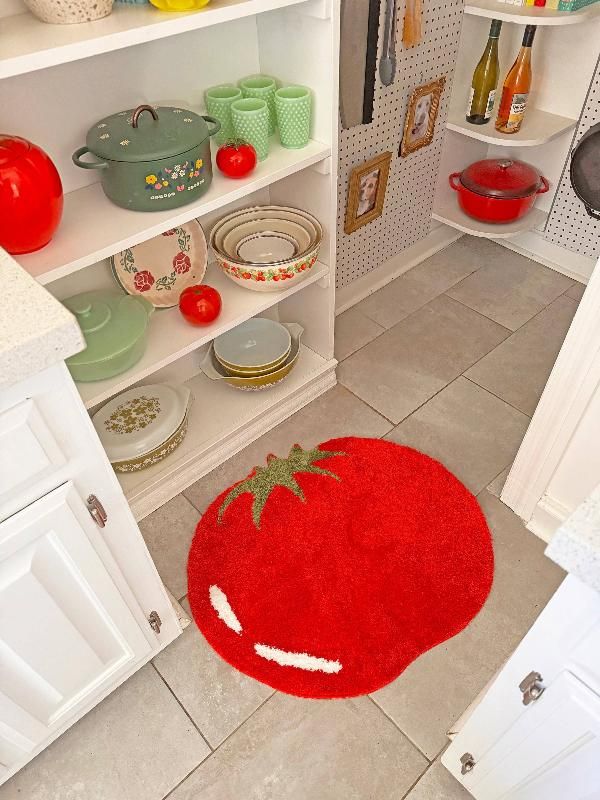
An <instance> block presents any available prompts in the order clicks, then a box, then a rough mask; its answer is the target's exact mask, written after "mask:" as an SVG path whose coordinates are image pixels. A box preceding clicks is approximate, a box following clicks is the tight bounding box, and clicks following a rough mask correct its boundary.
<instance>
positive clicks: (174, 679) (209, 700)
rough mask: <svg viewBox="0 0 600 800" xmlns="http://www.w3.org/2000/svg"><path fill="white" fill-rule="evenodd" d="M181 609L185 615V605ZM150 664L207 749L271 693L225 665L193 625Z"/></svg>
mask: <svg viewBox="0 0 600 800" xmlns="http://www.w3.org/2000/svg"><path fill="white" fill-rule="evenodd" d="M183 607H184V608H185V610H186V611H188V612H189V605H188V604H187V601H184V603H183ZM154 665H155V667H156V668H157V670H158V671H159V672H160V674H161V675H162V676H163V678H164V679H165V681H166V682H167V683H168V684H169V686H170V687H171V689H172V691H173V693H174V694H175V696H176V697H177V698H178V700H179V702H180V703H181V704H182V705H183V707H184V708H185V710H186V711H187V713H188V714H189V715H190V717H191V718H192V719H193V720H194V722H195V723H196V725H197V726H198V727H199V728H200V730H201V731H202V733H203V734H204V737H205V738H206V739H207V741H208V743H209V744H210V746H211V747H217V745H219V744H221V742H222V741H223V739H225V738H226V737H227V736H229V734H230V733H233V731H234V730H235V729H236V728H238V727H239V726H240V725H241V724H242V722H244V720H246V719H247V718H248V717H249V716H250V714H252V712H253V711H255V710H256V709H257V708H258V707H259V706H260V704H261V703H262V702H263V701H264V700H266V699H267V697H269V696H270V695H271V694H273V689H271V687H270V686H265V685H264V684H262V683H258V681H255V680H253V679H252V678H248V677H247V676H246V675H244V674H242V673H241V672H239V671H238V670H237V669H234V668H233V667H231V666H229V664H227V662H226V661H223V659H222V658H220V656H218V655H217V654H216V653H215V651H214V650H213V649H212V647H211V646H210V645H209V644H208V643H207V642H206V640H205V638H204V637H203V636H202V634H201V633H200V631H199V630H198V628H197V627H196V625H195V623H194V622H193V621H192V624H191V625H190V626H189V627H188V628H186V630H185V631H184V632H183V634H182V635H181V636H180V637H179V638H178V639H176V640H175V641H174V642H173V644H171V645H169V647H167V648H166V650H163V651H162V653H159V655H158V656H157V657H156V658H155V659H154Z"/></svg>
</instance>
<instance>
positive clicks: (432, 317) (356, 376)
mask: <svg viewBox="0 0 600 800" xmlns="http://www.w3.org/2000/svg"><path fill="white" fill-rule="evenodd" d="M508 335H509V332H508V330H506V328H502V327H501V326H500V325H497V324H496V323H495V322H492V321H491V320H489V319H486V318H485V317H482V316H481V315H480V314H477V313H476V312H474V311H471V309H469V308H467V307H466V306H464V305H462V304H461V303H457V302H456V301H455V300H451V299H450V298H449V297H446V296H444V295H442V296H441V297H437V298H436V299H435V300H433V301H432V302H431V303H428V304H427V305H426V306H424V307H423V308H421V309H419V311H416V312H415V313H414V314H411V315H410V317H407V318H406V319H405V320H403V321H402V322H399V323H398V324H397V325H395V326H394V327H393V328H390V330H389V331H386V333H384V334H382V335H381V336H379V337H378V338H377V339H375V340H374V341H373V342H371V343H370V344H368V345H366V346H365V347H363V348H362V350H359V351H358V353H354V355H351V356H350V357H349V358H347V359H346V360H345V361H344V362H343V363H342V364H340V366H339V368H338V379H339V381H340V383H342V384H344V386H347V387H348V388H349V389H350V390H351V391H352V392H354V393H355V394H356V395H358V396H359V397H360V398H362V399H363V400H364V401H365V402H367V403H368V404H369V405H370V406H372V407H373V408H375V409H376V410H377V411H379V412H380V413H382V414H383V415H384V416H386V417H387V418H388V419H390V420H392V422H395V423H399V422H401V421H402V420H403V419H404V418H405V417H407V416H408V415H409V414H410V413H412V412H413V411H414V410H415V409H416V408H418V407H419V406H420V405H422V404H423V403H424V402H426V401H427V400H428V399H429V398H430V397H432V396H433V395H434V394H436V393H437V392H439V391H440V389H443V388H444V386H446V384H448V383H450V381H452V380H454V378H456V377H458V376H459V375H460V374H461V372H463V371H464V370H465V369H466V368H467V367H469V366H470V365H471V364H473V363H475V361H478V360H479V359H480V358H482V356H483V355H485V354H486V353H489V351H490V350H492V349H493V348H494V347H495V346H496V345H497V344H499V343H500V342H501V341H502V340H503V339H505V338H506V337H507V336H508Z"/></svg>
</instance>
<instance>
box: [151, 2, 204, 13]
mask: <svg viewBox="0 0 600 800" xmlns="http://www.w3.org/2000/svg"><path fill="white" fill-rule="evenodd" d="M150 2H151V3H152V5H153V6H156V7H157V8H160V10H161V11H198V10H199V9H200V8H204V6H207V5H208V4H209V3H210V0H150Z"/></svg>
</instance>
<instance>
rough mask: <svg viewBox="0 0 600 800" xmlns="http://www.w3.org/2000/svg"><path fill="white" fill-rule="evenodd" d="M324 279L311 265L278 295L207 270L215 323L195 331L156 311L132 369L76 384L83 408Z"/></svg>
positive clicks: (324, 271)
mask: <svg viewBox="0 0 600 800" xmlns="http://www.w3.org/2000/svg"><path fill="white" fill-rule="evenodd" d="M100 266H101V265H100ZM328 273H329V268H328V267H327V266H325V264H321V263H320V262H317V263H316V264H315V265H314V266H313V268H312V269H311V270H310V272H309V274H308V276H307V277H306V278H304V280H302V281H298V283H292V285H291V286H290V287H289V288H287V289H283V290H282V291H280V292H253V291H251V290H249V289H245V288H244V287H243V286H240V285H238V284H236V283H234V282H233V281H232V280H231V279H230V278H228V277H227V276H226V275H225V274H224V273H223V272H222V270H221V269H220V268H219V267H218V266H217V265H216V264H210V265H209V267H208V269H207V271H206V276H205V277H204V280H203V281H202V282H203V283H207V284H208V285H209V286H214V288H215V289H217V291H218V292H219V294H220V295H221V298H222V301H223V307H222V310H221V314H220V315H219V316H218V317H217V319H216V320H215V321H214V322H213V323H212V324H211V325H206V326H202V327H200V326H195V325H190V324H189V323H188V322H186V321H185V319H184V318H183V317H182V316H181V314H180V312H179V309H178V308H177V307H175V308H161V309H156V310H155V311H154V313H153V314H152V316H151V317H150V322H149V325H148V341H147V346H146V351H145V353H144V355H143V356H142V358H141V359H140V360H139V361H138V362H137V364H135V365H134V366H133V367H132V368H131V369H129V370H127V372H123V373H121V375H115V376H114V377H113V378H107V379H106V380H104V381H91V382H89V383H78V384H77V388H78V390H79V394H80V395H81V397H82V399H83V402H84V403H85V407H86V408H93V406H96V405H98V404H99V403H103V402H104V401H105V400H108V399H109V398H111V397H112V396H113V395H115V394H117V393H118V392H122V391H124V390H125V389H127V388H128V387H129V386H132V385H133V384H134V383H137V382H138V381H141V380H143V379H144V378H146V377H148V376H149V375H152V373H154V372H156V371H157V370H159V369H162V368H163V367H166V366H167V365H168V364H171V363H172V362H173V361H176V360H177V359H179V358H182V357H183V356H185V355H187V354H188V353H191V352H193V351H194V350H197V349H198V348H199V347H202V345H204V344H206V343H207V342H210V341H212V340H213V339H214V338H215V337H216V336H220V335H221V334H222V333H225V332H226V331H228V330H230V329H231V328H235V326H236V325H239V324H240V323H241V322H244V321H245V320H247V319H250V317H254V316H256V315H257V314H260V313H262V312H263V311H266V309H268V308H270V307H271V306H274V305H276V304H277V303H279V302H280V301H281V300H284V299H285V298H286V297H290V295H292V294H295V293H296V292H298V291H300V290H301V289H303V288H304V287H305V286H308V285H310V284H311V283H316V282H317V281H319V280H321V279H323V278H325V277H326V276H327V275H328ZM284 285H285V284H284ZM72 289H73V294H77V292H78V288H77V284H76V282H75V281H73V284H72Z"/></svg>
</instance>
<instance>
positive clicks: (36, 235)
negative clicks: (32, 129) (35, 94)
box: [0, 134, 63, 254]
mask: <svg viewBox="0 0 600 800" xmlns="http://www.w3.org/2000/svg"><path fill="white" fill-rule="evenodd" d="M62 209H63V189H62V184H61V182H60V175H59V174H58V171H57V169H56V167H55V166H54V164H53V162H52V160H51V159H50V157H49V156H48V155H47V154H46V153H45V152H44V151H43V150H42V149H41V148H39V147H37V146H36V145H35V144H32V142H28V141H27V139H21V138H20V137H19V136H8V135H6V134H0V246H1V247H3V248H4V249H5V250H7V251H8V252H9V253H13V254H19V253H31V252H33V251H34V250H39V249H40V248H41V247H44V245H46V244H48V242H49V241H50V239H51V238H52V235H53V234H54V231H55V230H56V228H57V227H58V223H59V222H60V218H61V216H62Z"/></svg>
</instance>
